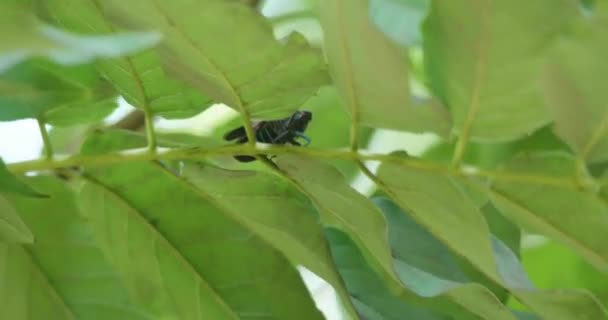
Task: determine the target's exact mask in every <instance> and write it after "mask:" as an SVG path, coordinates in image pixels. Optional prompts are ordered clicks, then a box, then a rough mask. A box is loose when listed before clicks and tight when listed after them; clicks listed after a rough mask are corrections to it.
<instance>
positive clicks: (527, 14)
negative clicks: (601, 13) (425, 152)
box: [423, 0, 579, 141]
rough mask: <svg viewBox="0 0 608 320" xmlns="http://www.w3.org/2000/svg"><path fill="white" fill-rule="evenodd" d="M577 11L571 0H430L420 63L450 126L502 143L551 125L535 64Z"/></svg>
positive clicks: (465, 132)
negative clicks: (446, 111) (445, 108)
mask: <svg viewBox="0 0 608 320" xmlns="http://www.w3.org/2000/svg"><path fill="white" fill-rule="evenodd" d="M547 8H551V10H547ZM578 13H579V10H578V6H577V4H576V3H575V1H570V0H558V1H556V0H541V1H526V0H513V1H494V0H466V1H450V0H439V1H433V2H432V5H431V13H430V15H429V17H428V18H427V20H426V21H425V23H424V27H423V29H424V37H425V38H424V52H425V63H426V67H427V72H428V78H429V81H430V85H431V88H432V91H433V93H434V94H435V95H437V96H438V97H439V98H441V99H442V101H443V102H444V104H446V105H447V106H448V107H449V109H450V111H451V113H452V118H453V122H454V131H456V133H458V134H461V135H465V136H466V137H467V138H468V137H470V138H471V139H472V140H478V141H479V140H484V141H506V140H514V139H515V138H519V137H522V136H525V135H527V134H529V133H531V132H533V131H534V130H535V129H538V128H540V127H541V126H543V125H545V124H547V123H549V121H550V120H551V118H550V117H549V115H548V113H547V112H546V110H545V108H544V106H543V101H542V97H541V94H540V92H539V91H540V90H538V86H537V82H538V78H539V75H538V73H539V71H540V70H539V68H540V67H541V66H542V63H543V61H544V60H543V59H544V56H543V54H544V53H546V52H547V50H548V48H549V47H550V44H551V41H552V40H553V39H554V38H555V36H556V35H558V34H559V32H560V31H561V30H562V29H563V28H564V27H565V26H566V25H567V24H568V23H569V22H570V21H571V20H572V19H573V18H575V17H576V16H577V14H578ZM539 21H542V23H539Z"/></svg>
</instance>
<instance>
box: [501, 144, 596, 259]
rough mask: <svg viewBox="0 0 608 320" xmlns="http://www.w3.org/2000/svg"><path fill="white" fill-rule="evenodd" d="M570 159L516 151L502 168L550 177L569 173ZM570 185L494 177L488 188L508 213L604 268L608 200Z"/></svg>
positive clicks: (571, 170) (573, 164)
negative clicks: (505, 179)
mask: <svg viewBox="0 0 608 320" xmlns="http://www.w3.org/2000/svg"><path fill="white" fill-rule="evenodd" d="M575 168H576V165H575V161H574V159H573V158H572V157H570V156H567V155H564V154H545V155H535V156H528V157H519V158H516V159H514V160H513V161H511V162H510V163H508V164H507V165H506V166H505V170H508V171H509V172H515V173H519V174H529V175H545V176H547V177H550V178H563V179H568V177H570V176H573V175H574V173H575V172H576V170H575ZM571 181H572V186H567V185H564V186H553V185H542V184H534V185H532V184H525V183H517V182H509V181H496V182H494V184H493V187H492V189H491V190H490V191H489V192H490V195H491V198H492V201H493V202H494V204H495V205H496V206H497V207H498V208H499V209H500V210H501V212H503V213H504V214H505V215H507V216H508V217H509V218H510V219H512V220H513V221H515V222H516V223H518V224H520V225H521V226H523V227H525V228H528V229H530V230H533V231H535V232H538V233H541V234H544V235H547V236H549V237H552V238H554V239H556V240H558V241H560V242H563V243H565V244H567V245H569V246H570V247H572V248H574V249H575V250H576V251H577V252H578V253H579V254H581V255H582V256H583V257H585V258H586V259H587V260H589V261H590V262H591V263H593V264H594V265H595V266H596V267H598V268H600V269H601V270H604V271H608V247H607V246H606V241H605V237H604V233H605V230H608V204H607V202H606V201H605V200H603V199H601V198H600V197H599V195H597V194H595V193H593V192H590V191H585V190H580V189H579V188H577V187H576V185H575V184H574V181H575V180H574V178H573V179H572V180H571Z"/></svg>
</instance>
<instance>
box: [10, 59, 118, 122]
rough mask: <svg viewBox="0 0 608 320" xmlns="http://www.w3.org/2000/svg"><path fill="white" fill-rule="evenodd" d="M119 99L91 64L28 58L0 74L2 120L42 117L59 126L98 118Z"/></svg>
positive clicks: (104, 114)
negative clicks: (72, 64)
mask: <svg viewBox="0 0 608 320" xmlns="http://www.w3.org/2000/svg"><path fill="white" fill-rule="evenodd" d="M116 99H117V96H116V93H115V92H114V91H113V90H112V88H111V87H109V86H108V84H107V83H105V82H102V81H99V75H98V74H97V71H96V70H95V69H94V68H93V67H92V66H91V65H82V66H75V67H64V66H59V65H54V64H51V63H46V62H43V61H29V62H27V63H23V64H21V65H19V66H16V67H14V68H11V69H10V70H9V71H7V72H5V73H4V74H1V75H0V121H11V120H18V119H24V118H39V119H43V120H44V121H45V122H46V123H50V124H52V125H56V126H69V125H74V124H79V123H85V122H96V121H100V120H102V119H103V118H105V117H106V116H108V115H109V114H110V113H111V112H112V111H114V109H116V107H117V106H118V104H117V101H116Z"/></svg>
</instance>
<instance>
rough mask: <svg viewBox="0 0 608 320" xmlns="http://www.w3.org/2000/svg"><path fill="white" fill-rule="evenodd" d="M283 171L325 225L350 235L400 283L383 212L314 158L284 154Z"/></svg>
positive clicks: (280, 163)
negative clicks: (309, 201)
mask: <svg viewBox="0 0 608 320" xmlns="http://www.w3.org/2000/svg"><path fill="white" fill-rule="evenodd" d="M275 162H276V164H277V166H278V167H279V168H280V170H281V171H282V172H283V173H284V174H285V175H286V176H287V177H289V179H290V180H291V181H293V182H294V183H295V184H296V185H297V186H299V188H300V189H301V191H302V192H303V193H304V194H305V195H306V196H307V197H308V198H310V199H311V201H312V203H313V204H314V206H315V207H316V208H317V210H318V211H319V215H320V217H321V222H322V223H323V225H324V226H331V227H334V228H337V229H340V230H342V231H343V232H346V233H347V234H348V235H349V236H350V237H351V238H352V239H353V241H355V243H357V245H358V246H359V248H361V250H363V252H364V255H365V256H366V258H367V259H369V260H370V264H372V265H374V266H376V265H379V268H380V269H381V270H382V271H381V272H382V273H381V274H382V275H383V276H385V277H388V278H390V279H393V280H394V281H395V282H396V283H399V282H398V281H399V280H398V278H397V276H396V274H395V271H394V269H393V263H392V258H391V255H390V249H389V245H388V233H387V232H388V229H387V225H386V221H385V220H384V217H383V216H382V213H381V212H380V211H379V210H378V209H377V208H376V207H375V206H374V205H373V204H372V203H371V202H369V201H368V199H366V198H365V197H364V196H363V195H361V194H360V193H358V192H357V191H355V190H354V189H352V188H351V187H350V186H349V185H348V184H347V183H346V182H345V181H344V177H343V176H342V175H341V174H340V172H338V171H337V170H336V169H335V168H333V167H332V166H330V165H328V164H325V163H323V162H320V161H316V160H314V159H311V158H308V157H304V156H295V155H282V156H279V157H277V160H276V161H275Z"/></svg>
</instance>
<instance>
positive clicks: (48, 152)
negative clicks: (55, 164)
mask: <svg viewBox="0 0 608 320" xmlns="http://www.w3.org/2000/svg"><path fill="white" fill-rule="evenodd" d="M36 122H37V123H38V130H39V131H40V136H42V144H43V146H44V158H45V159H46V160H52V159H53V146H52V145H51V138H50V137H49V133H48V131H47V130H46V127H45V122H44V120H42V118H38V119H36Z"/></svg>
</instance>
